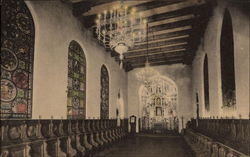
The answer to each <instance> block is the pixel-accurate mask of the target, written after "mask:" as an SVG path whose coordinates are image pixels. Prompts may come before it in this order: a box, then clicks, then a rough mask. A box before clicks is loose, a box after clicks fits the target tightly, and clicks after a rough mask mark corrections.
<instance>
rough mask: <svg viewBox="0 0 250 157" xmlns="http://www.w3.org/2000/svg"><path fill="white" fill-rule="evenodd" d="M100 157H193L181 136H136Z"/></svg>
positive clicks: (99, 156)
mask: <svg viewBox="0 0 250 157" xmlns="http://www.w3.org/2000/svg"><path fill="white" fill-rule="evenodd" d="M98 157H193V154H192V152H191V151H190V149H189V147H188V146H187V144H186V143H185V141H184V140H183V138H182V137H181V136H169V137H168V136H150V135H143V136H135V137H131V138H129V139H127V140H125V141H124V142H121V143H119V144H117V145H116V146H114V147H112V148H111V149H110V150H109V151H106V152H102V153H101V154H99V155H98Z"/></svg>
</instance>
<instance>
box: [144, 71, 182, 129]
mask: <svg viewBox="0 0 250 157" xmlns="http://www.w3.org/2000/svg"><path fill="white" fill-rule="evenodd" d="M139 95H140V117H141V119H142V129H143V130H152V129H154V128H155V127H156V126H160V127H161V128H162V129H167V130H174V129H177V127H178V118H177V108H176V107H177V104H178V100H177V96H178V95H177V87H176V85H175V84H174V83H173V82H172V81H170V80H169V79H167V78H165V77H161V76H157V77H155V78H152V81H151V85H150V87H148V88H146V87H145V86H142V87H141V90H140V93H139Z"/></svg>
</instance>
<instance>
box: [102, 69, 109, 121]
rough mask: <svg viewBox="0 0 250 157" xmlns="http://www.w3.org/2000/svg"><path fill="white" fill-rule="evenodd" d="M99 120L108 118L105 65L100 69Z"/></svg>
mask: <svg viewBox="0 0 250 157" xmlns="http://www.w3.org/2000/svg"><path fill="white" fill-rule="evenodd" d="M100 115H101V119H108V118H109V74H108V70H107V68H106V66H105V65H103V66H102V68H101V114H100Z"/></svg>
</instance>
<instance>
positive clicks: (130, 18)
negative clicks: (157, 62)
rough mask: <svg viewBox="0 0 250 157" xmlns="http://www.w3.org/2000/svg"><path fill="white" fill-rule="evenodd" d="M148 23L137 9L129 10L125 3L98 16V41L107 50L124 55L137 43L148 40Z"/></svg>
mask: <svg viewBox="0 0 250 157" xmlns="http://www.w3.org/2000/svg"><path fill="white" fill-rule="evenodd" d="M146 23H147V21H146V20H145V19H142V14H141V13H137V11H136V8H131V9H129V8H128V6H126V5H125V4H124V2H123V1H121V2H120V5H119V6H118V7H114V8H113V9H112V10H109V11H107V10H105V11H104V12H103V13H102V14H98V15H97V19H96V34H97V39H98V40H99V41H100V42H101V43H102V44H103V45H104V46H105V47H107V48H110V49H112V50H114V51H116V52H117V53H119V54H120V60H121V63H122V60H123V58H124V56H123V54H124V53H126V52H127V51H128V50H129V49H130V48H132V47H133V46H134V45H135V43H137V42H141V41H144V40H145V38H146Z"/></svg>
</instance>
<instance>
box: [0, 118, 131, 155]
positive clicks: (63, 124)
mask: <svg viewBox="0 0 250 157" xmlns="http://www.w3.org/2000/svg"><path fill="white" fill-rule="evenodd" d="M127 135H128V120H127V119H124V120H121V125H120V126H117V120H116V119H112V120H110V119H101V120H97V119H92V120H89V119H88V120H83V119H77V120H1V153H0V157H85V156H86V157H92V156H94V155H95V154H97V153H98V152H100V151H103V150H105V149H108V148H110V147H111V146H112V145H114V144H117V143H118V142H119V141H122V140H123V139H124V138H125V137H126V136H127Z"/></svg>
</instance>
